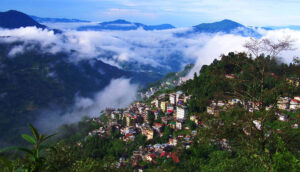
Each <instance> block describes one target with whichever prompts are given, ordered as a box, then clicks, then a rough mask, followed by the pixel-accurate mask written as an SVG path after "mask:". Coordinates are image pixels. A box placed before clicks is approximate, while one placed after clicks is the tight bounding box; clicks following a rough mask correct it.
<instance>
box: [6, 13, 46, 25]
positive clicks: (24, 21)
mask: <svg viewBox="0 0 300 172" xmlns="http://www.w3.org/2000/svg"><path fill="white" fill-rule="evenodd" d="M28 26H35V27H37V28H42V29H45V28H47V27H46V26H45V25H42V24H40V23H38V22H36V21H35V20H33V19H32V18H31V17H29V16H28V15H26V14H24V13H22V12H19V11H15V10H9V11H6V12H0V27H2V28H7V29H16V28H20V27H28Z"/></svg>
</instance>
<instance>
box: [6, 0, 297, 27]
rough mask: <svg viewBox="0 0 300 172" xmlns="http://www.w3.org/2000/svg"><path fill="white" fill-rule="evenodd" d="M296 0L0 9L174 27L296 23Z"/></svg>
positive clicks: (66, 2) (48, 2) (76, 0)
mask: <svg viewBox="0 0 300 172" xmlns="http://www.w3.org/2000/svg"><path fill="white" fill-rule="evenodd" d="M299 7H300V0H284V1H283V0H26V1H24V0H1V6H0V11H7V10H10V9H14V10H19V11H22V12H25V13H27V14H30V15H36V16H39V17H65V18H77V19H85V20H90V21H109V20H114V19H127V20H130V21H134V22H141V23H145V24H162V23H169V24H172V25H174V26H176V27H187V26H194V25H197V24H200V23H204V22H215V21H219V20H223V19H231V20H234V21H237V22H239V23H242V24H244V25H246V26H284V25H300V23H299V21H300V10H299Z"/></svg>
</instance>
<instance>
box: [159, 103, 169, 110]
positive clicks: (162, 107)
mask: <svg viewBox="0 0 300 172" xmlns="http://www.w3.org/2000/svg"><path fill="white" fill-rule="evenodd" d="M167 106H168V102H165V101H163V102H161V103H160V109H161V110H162V111H163V112H166V111H167Z"/></svg>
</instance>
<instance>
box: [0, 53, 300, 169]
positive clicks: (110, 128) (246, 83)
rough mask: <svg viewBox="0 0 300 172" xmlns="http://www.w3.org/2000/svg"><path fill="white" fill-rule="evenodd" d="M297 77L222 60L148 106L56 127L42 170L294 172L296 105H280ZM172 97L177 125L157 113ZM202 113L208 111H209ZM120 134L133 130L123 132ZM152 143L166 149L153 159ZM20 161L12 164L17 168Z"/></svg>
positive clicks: (297, 164) (265, 61) (286, 70)
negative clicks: (56, 134)
mask: <svg viewBox="0 0 300 172" xmlns="http://www.w3.org/2000/svg"><path fill="white" fill-rule="evenodd" d="M299 72H300V70H299V64H297V62H296V60H295V63H292V64H289V65H286V64H281V63H278V62H277V61H276V59H275V58H271V57H265V56H263V55H262V56H260V57H258V58H255V59H254V58H252V57H251V56H250V57H249V56H247V55H246V54H245V53H229V54H228V55H223V56H222V58H221V60H215V61H214V62H213V63H212V64H211V65H207V66H203V67H202V69H201V71H200V74H199V76H198V75H196V74H195V76H194V79H193V80H188V81H187V82H186V83H185V84H183V85H181V86H180V87H177V88H175V89H173V90H168V91H164V92H165V94H158V95H154V96H153V97H152V99H151V100H153V101H146V102H145V103H140V102H137V103H134V104H132V105H131V106H130V107H128V108H125V109H119V110H118V111H112V110H110V109H108V112H107V114H106V115H104V114H103V115H102V116H101V117H100V118H95V119H83V121H82V122H80V123H78V124H73V125H65V126H63V128H64V129H63V130H62V131H61V133H60V134H61V136H60V138H61V139H62V140H61V141H59V142H58V143H55V144H54V148H53V149H51V150H48V152H47V153H46V154H45V156H44V157H45V160H44V165H45V169H47V171H99V170H100V171H116V170H120V171H134V170H144V171H298V169H299V168H300V161H299V160H300V152H299V151H300V147H299V142H300V134H299V133H300V132H299V130H300V129H299V127H298V126H299V123H300V118H299V113H300V111H299V105H298V106H297V107H296V108H295V109H293V108H291V107H292V106H291V105H292V104H291V102H292V100H291V101H287V102H284V104H285V105H286V106H284V108H283V107H282V106H281V104H282V100H281V99H282V98H284V97H288V98H294V97H297V96H299V93H300V92H299V85H298V84H299V78H298V77H299ZM178 90H182V92H181V93H180V92H179V91H178ZM176 91H178V92H176ZM158 93H159V92H158ZM161 93H162V92H161ZM174 94H176V96H177V94H178V95H179V94H185V95H184V96H179V99H178V102H176V103H175V105H173V107H176V110H179V108H184V107H185V105H188V106H187V108H188V113H186V114H185V115H186V116H185V118H183V120H176V118H178V114H177V112H176V113H175V112H174V113H173V114H172V113H169V112H166V111H165V110H166V107H165V106H166V104H168V105H169V104H172V102H171V99H172V96H174ZM186 98H187V99H186ZM182 102H184V103H183V105H182ZM156 103H158V104H156ZM168 107H169V106H168ZM209 108H215V109H214V111H213V113H211V112H210V111H208V110H209ZM146 109H148V110H146ZM144 114H147V115H145V116H144ZM174 116H175V117H174ZM141 117H142V118H141ZM167 119H170V122H166V123H165V120H167ZM178 122H180V123H181V124H182V126H177V123H178ZM174 123H175V124H174ZM174 125H175V127H174ZM135 126H141V130H144V128H146V130H145V131H149V133H150V131H151V127H152V128H153V130H152V131H154V130H155V129H154V128H158V127H160V126H163V127H162V129H161V130H160V131H156V130H155V131H154V132H152V134H149V133H145V132H143V131H142V132H139V130H140V129H138V128H139V127H135ZM127 128H128V130H134V131H133V132H132V133H130V132H129V133H126V132H125V134H124V132H123V130H125V129H127ZM128 134H129V135H128ZM132 136H134V137H132ZM151 136H152V137H151ZM175 140H176V143H175ZM166 142H168V143H166ZM155 145H160V146H163V145H166V146H165V147H164V148H163V150H161V153H159V154H157V152H159V151H156V148H155V150H151V149H152V148H153V147H155ZM158 149H161V148H158ZM7 157H8V156H7ZM139 157H142V158H139ZM25 162H26V161H25ZM25 162H24V160H23V159H18V160H15V161H13V164H14V167H15V168H18V167H20V166H21V165H22V164H24V163H25ZM3 164H4V163H3ZM3 167H5V165H3ZM5 168H7V167H5Z"/></svg>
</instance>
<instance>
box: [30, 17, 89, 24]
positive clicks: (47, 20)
mask: <svg viewBox="0 0 300 172" xmlns="http://www.w3.org/2000/svg"><path fill="white" fill-rule="evenodd" d="M30 17H31V18H32V19H34V20H35V21H37V22H39V23H88V22H91V21H88V20H79V19H67V18H50V17H37V16H30Z"/></svg>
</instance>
